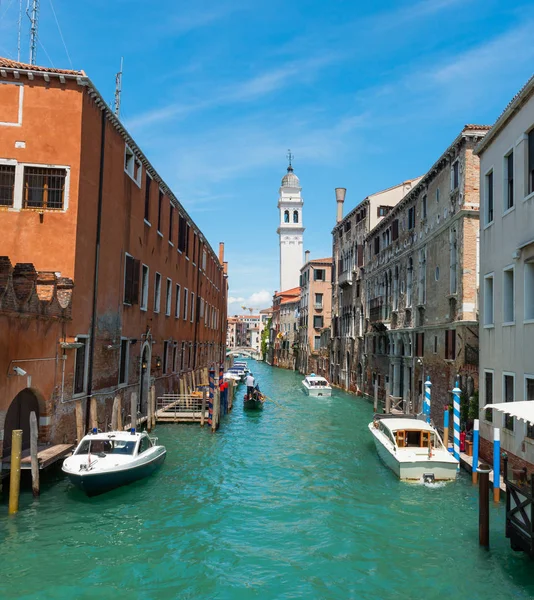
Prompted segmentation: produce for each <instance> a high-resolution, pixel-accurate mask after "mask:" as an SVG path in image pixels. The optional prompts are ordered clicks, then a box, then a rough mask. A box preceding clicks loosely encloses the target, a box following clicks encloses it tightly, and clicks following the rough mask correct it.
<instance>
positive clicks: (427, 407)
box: [423, 375, 432, 423]
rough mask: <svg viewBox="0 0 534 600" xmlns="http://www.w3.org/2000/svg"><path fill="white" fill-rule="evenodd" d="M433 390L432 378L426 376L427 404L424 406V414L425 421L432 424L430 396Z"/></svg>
mask: <svg viewBox="0 0 534 600" xmlns="http://www.w3.org/2000/svg"><path fill="white" fill-rule="evenodd" d="M431 390H432V383H431V382H430V376H429V375H427V376H426V381H425V402H424V404H423V414H424V415H425V421H426V422H427V423H430V394H431Z"/></svg>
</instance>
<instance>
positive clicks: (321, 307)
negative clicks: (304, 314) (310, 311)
mask: <svg viewBox="0 0 534 600" xmlns="http://www.w3.org/2000/svg"><path fill="white" fill-rule="evenodd" d="M313 308H315V310H323V303H322V302H316V303H315V304H314V305H313Z"/></svg>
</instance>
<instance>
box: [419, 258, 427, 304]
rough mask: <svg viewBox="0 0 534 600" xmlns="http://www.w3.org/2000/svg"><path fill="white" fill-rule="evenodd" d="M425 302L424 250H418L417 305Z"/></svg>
mask: <svg viewBox="0 0 534 600" xmlns="http://www.w3.org/2000/svg"><path fill="white" fill-rule="evenodd" d="M425 302H426V248H421V250H419V304H424V303H425Z"/></svg>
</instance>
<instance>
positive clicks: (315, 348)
mask: <svg viewBox="0 0 534 600" xmlns="http://www.w3.org/2000/svg"><path fill="white" fill-rule="evenodd" d="M300 273H301V275H300V307H299V346H298V365H297V366H298V370H299V371H300V372H301V373H303V374H307V373H312V372H317V371H319V366H318V364H317V359H318V358H319V356H320V351H321V350H325V351H326V350H327V348H326V347H325V348H323V347H322V345H321V343H322V338H321V331H322V330H323V329H325V328H328V329H329V328H330V323H331V317H332V258H317V259H310V258H309V252H306V262H305V264H304V266H303V267H302V269H301V270H300Z"/></svg>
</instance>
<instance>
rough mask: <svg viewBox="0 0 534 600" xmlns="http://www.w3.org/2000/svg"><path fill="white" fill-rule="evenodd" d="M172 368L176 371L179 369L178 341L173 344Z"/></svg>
mask: <svg viewBox="0 0 534 600" xmlns="http://www.w3.org/2000/svg"><path fill="white" fill-rule="evenodd" d="M172 370H173V372H174V373H176V371H177V370H178V342H174V344H173V345H172Z"/></svg>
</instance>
